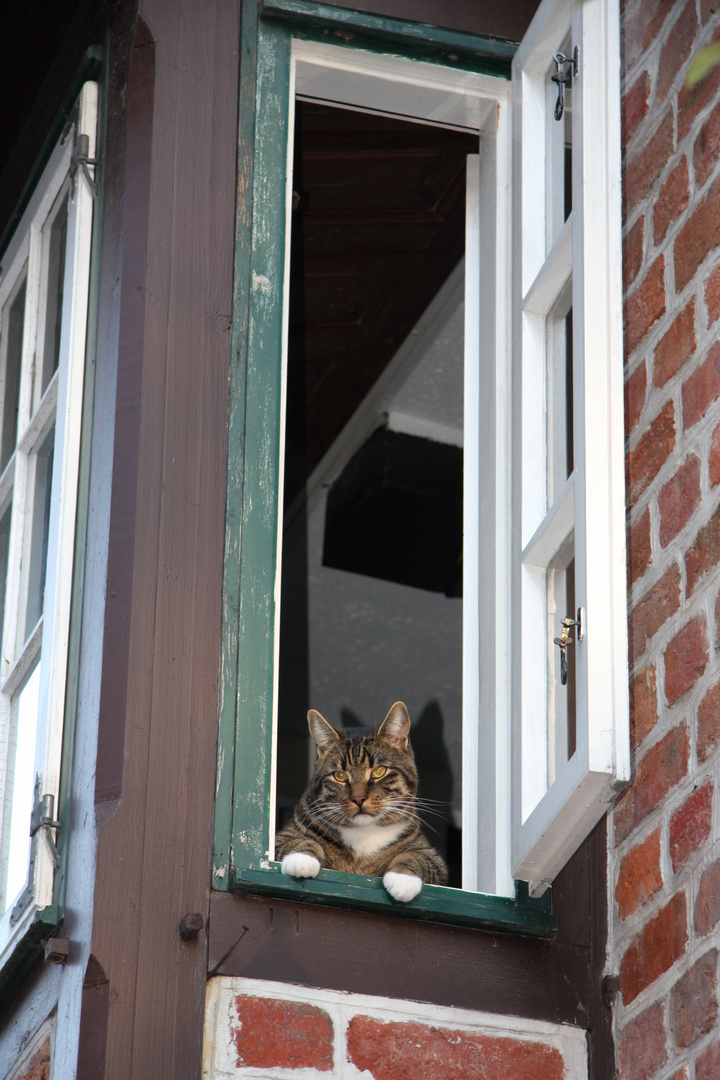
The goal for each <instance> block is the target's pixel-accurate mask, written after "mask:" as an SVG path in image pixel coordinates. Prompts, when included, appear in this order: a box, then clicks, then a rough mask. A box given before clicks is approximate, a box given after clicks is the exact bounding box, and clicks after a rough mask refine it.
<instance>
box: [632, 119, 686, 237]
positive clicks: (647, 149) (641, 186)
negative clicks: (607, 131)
mask: <svg viewBox="0 0 720 1080" xmlns="http://www.w3.org/2000/svg"><path fill="white" fill-rule="evenodd" d="M674 149H675V142H674V125H673V115H672V112H670V111H668V112H667V113H666V114H665V116H664V117H663V119H662V120H661V121H660V123H659V124H658V126H657V128H656V129H655V131H654V132H653V134H652V135H651V136H650V139H649V141H648V143H647V144H646V145H645V146H644V147H643V148H642V150H637V151H636V152H635V153H634V154H632V155H630V156H628V158H627V161H626V162H625V168H624V170H623V207H624V210H625V214H626V216H627V215H629V214H630V212H631V210H633V209H634V207H636V206H637V204H638V203H639V202H640V201H641V200H642V199H644V198H645V196H646V195H648V194H649V192H650V190H651V189H652V187H653V185H654V184H655V181H656V180H657V178H658V177H659V176H660V173H661V172H662V171H663V169H664V168H665V166H666V164H667V162H668V161H669V160H670V158H671V157H672V154H673V150H674Z"/></svg>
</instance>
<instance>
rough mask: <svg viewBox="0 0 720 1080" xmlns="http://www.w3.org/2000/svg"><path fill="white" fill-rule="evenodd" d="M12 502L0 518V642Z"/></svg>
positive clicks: (2, 628)
mask: <svg viewBox="0 0 720 1080" xmlns="http://www.w3.org/2000/svg"><path fill="white" fill-rule="evenodd" d="M11 517H12V502H11V503H10V505H9V506H8V508H7V510H6V511H5V513H4V514H3V515H2V517H1V518H0V642H2V641H3V639H4V633H3V630H4V627H5V596H6V591H7V570H8V557H9V554H10V519H11Z"/></svg>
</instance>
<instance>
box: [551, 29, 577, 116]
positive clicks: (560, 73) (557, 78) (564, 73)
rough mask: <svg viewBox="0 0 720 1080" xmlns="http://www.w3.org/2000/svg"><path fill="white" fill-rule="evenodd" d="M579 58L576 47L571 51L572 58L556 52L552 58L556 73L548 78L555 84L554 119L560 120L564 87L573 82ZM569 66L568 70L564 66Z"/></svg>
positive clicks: (563, 102) (563, 105) (563, 106)
mask: <svg viewBox="0 0 720 1080" xmlns="http://www.w3.org/2000/svg"><path fill="white" fill-rule="evenodd" d="M579 56H580V50H579V49H578V46H577V45H576V46H575V48H574V49H573V54H572V56H565V55H564V53H561V52H557V53H555V55H554V56H553V60H554V61H555V67H556V68H557V71H556V72H555V74H554V75H551V76H550V78H551V79H552V81H553V82H554V83H557V88H558V97H557V101H556V102H555V119H556V120H561V119H562V114H563V110H564V109H565V87H566V86H569V85H570V83H571V82H572V80H573V77H574V76H575V75H577V73H578V59H579ZM568 64H569V65H570V67H569V68H568V67H567V66H566V65H568Z"/></svg>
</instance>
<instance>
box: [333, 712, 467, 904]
mask: <svg viewBox="0 0 720 1080" xmlns="http://www.w3.org/2000/svg"><path fill="white" fill-rule="evenodd" d="M340 719H341V722H342V727H343V730H344V731H345V732H346V734H348V735H350V734H361V733H363V734H367V733H368V732H369V731H371V730H373V729H371V728H368V727H367V726H366V725H364V724H363V722H362V720H361V719H360V717H358V716H357V715H356V714H355V713H354V712H353V711H352V709H347V708H345V709H342V711H341V713H340ZM444 728H445V721H444V718H443V714H442V709H441V708H440V705H439V704H438V702H437V701H429V702H428V703H427V705H426V706H425V708H424V709H423V710H422V712H421V713H420V715H419V717H418V718H417V719H414V718H413V721H412V727H411V728H410V741H411V743H412V748H413V751H414V753H415V762H416V764H417V768H418V775H419V777H420V784H419V789H418V795H419V798H420V799H421V800H424V799H427V800H428V803H429V805H428V806H426V807H424V808H423V809H422V811H421V818H422V828H423V832H424V833H425V835H426V836H427V838H428V840H429V841H430V843H431V844H432V845H433V847H436V848H437V849H438V851H439V852H440V853H441V855H442V856H443V858H444V859H445V861H446V863H447V864H448V874H449V880H448V884H449V885H451V886H453V887H454V888H459V887H460V884H461V865H460V857H461V846H462V831H461V830H460V829H459V828H458V827H457V825H455V823H454V822H453V820H452V813H451V806H452V796H453V774H452V768H451V765H450V755H449V754H448V752H447V747H446V746H445V736H444Z"/></svg>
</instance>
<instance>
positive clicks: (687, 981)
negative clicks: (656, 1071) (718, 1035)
mask: <svg viewBox="0 0 720 1080" xmlns="http://www.w3.org/2000/svg"><path fill="white" fill-rule="evenodd" d="M717 961H718V954H717V951H716V950H715V949H712V950H711V951H710V952H708V953H705V955H704V956H701V957H700V959H699V960H698V961H697V963H695V964H693V966H692V967H691V968H690V970H689V971H687V972H686V973H685V974H684V975H683V976H682V978H680V979H678V981H677V982H676V983H675V985H674V986H673V988H672V990H671V992H670V1030H671V1031H672V1033H673V1035H674V1036H675V1046H676V1047H677V1048H678V1049H679V1050H684V1049H685V1047H686V1046H692V1044H693V1043H694V1042H697V1040H698V1039H700V1038H702V1036H703V1035H707V1033H708V1031H712V1029H713V1027H714V1026H715V1021H716V1019H717V1015H718V999H717Z"/></svg>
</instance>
